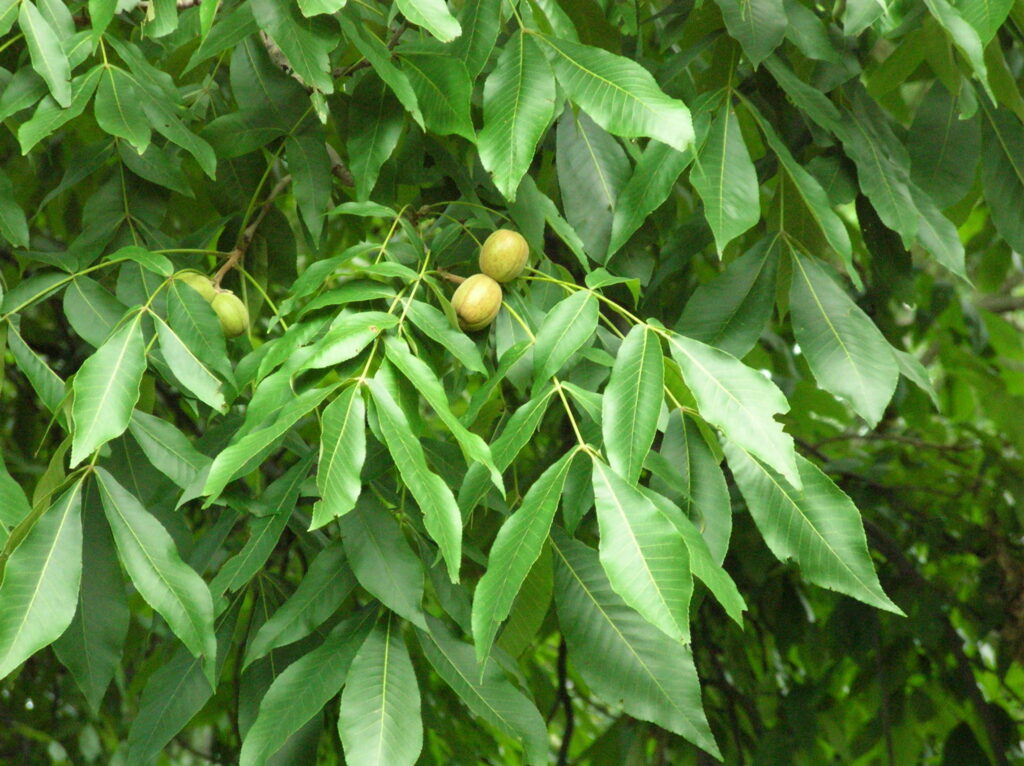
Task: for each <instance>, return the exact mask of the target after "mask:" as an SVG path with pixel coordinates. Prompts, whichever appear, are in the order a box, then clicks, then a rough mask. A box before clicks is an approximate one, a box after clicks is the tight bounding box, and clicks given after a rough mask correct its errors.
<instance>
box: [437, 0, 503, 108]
mask: <svg viewBox="0 0 1024 766" xmlns="http://www.w3.org/2000/svg"><path fill="white" fill-rule="evenodd" d="M459 24H460V25H461V26H462V34H461V35H459V36H458V37H457V38H456V39H455V40H454V41H452V42H451V43H450V44H449V48H450V50H451V52H452V53H453V54H454V55H456V56H458V57H459V58H460V59H462V60H463V62H465V64H466V69H467V70H468V71H469V76H470V77H471V78H473V79H476V77H477V75H479V74H480V71H481V70H482V69H483V68H484V66H485V65H486V64H487V61H488V59H489V58H490V57H491V52H492V51H493V50H494V43H495V41H496V40H497V39H498V32H499V30H500V29H501V0H479V2H475V3H465V4H464V5H463V6H462V13H460V14H459ZM485 121H486V118H485Z"/></svg>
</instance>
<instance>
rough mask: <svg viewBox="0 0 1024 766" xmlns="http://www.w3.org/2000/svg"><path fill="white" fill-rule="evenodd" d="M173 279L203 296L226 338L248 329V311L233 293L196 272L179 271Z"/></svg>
mask: <svg viewBox="0 0 1024 766" xmlns="http://www.w3.org/2000/svg"><path fill="white" fill-rule="evenodd" d="M174 278H175V279H177V280H180V281H182V282H184V283H185V284H186V285H188V286H189V287H191V288H192V289H193V290H195V291H196V292H197V293H199V294H200V295H201V296H203V298H204V299H205V300H206V302H207V303H209V304H210V308H212V309H213V313H215V314H216V315H217V319H219V320H220V329H221V331H223V333H224V335H226V336H227V337H228V338H234V337H235V336H238V335H241V334H242V333H244V332H245V331H246V330H248V329H249V310H248V309H246V307H245V304H244V303H242V301H241V300H240V299H239V298H238V296H237V295H235V294H234V293H233V292H231V291H230V290H221V289H220V288H219V287H217V286H216V285H214V284H213V282H212V281H211V280H210V278H209V277H208V276H206V275H205V274H200V273H199V272H198V271H179V272H178V273H177V274H175V275H174Z"/></svg>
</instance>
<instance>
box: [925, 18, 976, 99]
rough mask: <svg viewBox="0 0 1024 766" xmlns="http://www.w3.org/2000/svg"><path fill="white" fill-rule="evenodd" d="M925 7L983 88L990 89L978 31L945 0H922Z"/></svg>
mask: <svg viewBox="0 0 1024 766" xmlns="http://www.w3.org/2000/svg"><path fill="white" fill-rule="evenodd" d="M924 4H925V7H927V8H928V10H929V11H930V12H931V14H932V16H934V17H935V19H936V21H938V22H939V24H940V25H941V26H942V28H943V29H945V30H946V33H947V34H948V35H949V38H950V40H951V41H952V42H953V45H954V46H955V47H956V48H957V50H958V51H960V54H961V55H962V56H963V57H964V59H966V60H967V63H968V64H970V67H971V69H972V70H974V76H975V77H977V78H978V80H979V81H980V82H981V84H982V86H983V87H984V88H985V90H987V91H990V95H991V89H990V87H989V84H988V67H987V66H986V65H985V46H984V45H982V43H981V38H980V37H979V36H978V31H977V30H976V29H975V28H974V27H972V26H971V25H970V24H968V23H967V22H966V21H965V20H964V17H963V16H961V15H960V11H958V10H957V9H956V7H955V6H954V5H952V4H950V3H949V2H947V0H924Z"/></svg>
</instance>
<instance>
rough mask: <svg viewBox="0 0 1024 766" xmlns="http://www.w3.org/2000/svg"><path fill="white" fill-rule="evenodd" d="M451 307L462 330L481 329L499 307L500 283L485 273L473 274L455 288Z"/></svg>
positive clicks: (492, 319)
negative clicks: (457, 316)
mask: <svg viewBox="0 0 1024 766" xmlns="http://www.w3.org/2000/svg"><path fill="white" fill-rule="evenodd" d="M452 308H454V309H455V313H456V314H458V315H459V327H461V328H462V329H463V330H468V331H471V332H472V331H473V330H482V329H484V328H485V327H487V325H489V324H490V323H491V322H493V321H494V317H496V316H497V315H498V310H499V309H500V308H501V285H499V284H498V283H497V282H495V281H494V280H493V279H491V278H490V277H489V276H487V275H486V274H474V275H473V276H471V277H470V278H469V279H467V280H466V281H465V282H463V283H462V284H461V285H459V286H458V288H456V290H455V294H454V295H452Z"/></svg>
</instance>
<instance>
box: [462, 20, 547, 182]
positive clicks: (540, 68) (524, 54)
mask: <svg viewBox="0 0 1024 766" xmlns="http://www.w3.org/2000/svg"><path fill="white" fill-rule="evenodd" d="M554 114H555V78H554V75H553V74H552V72H551V67H550V66H549V65H548V62H547V59H545V58H544V55H543V54H542V53H541V51H540V49H539V48H537V44H536V43H535V42H534V41H533V39H532V38H530V37H528V36H527V35H525V34H524V33H523V32H522V31H520V32H517V33H516V34H515V35H514V36H513V37H512V38H511V39H510V40H509V41H508V43H506V44H505V48H504V50H502V53H501V55H500V56H499V57H498V62H497V64H496V65H495V67H494V69H493V70H492V71H491V73H490V74H489V75H488V76H487V80H486V82H485V83H484V127H483V130H481V131H480V135H479V137H478V140H477V146H478V147H479V151H480V162H482V163H483V166H484V167H485V168H486V169H487V170H488V171H489V172H490V174H491V177H492V178H493V179H494V185H495V186H497V187H498V191H500V192H501V193H502V195H503V196H504V197H505V199H508V200H515V198H516V191H517V190H518V189H519V182H520V181H521V180H522V178H523V175H525V173H526V171H527V170H529V169H530V164H531V163H532V162H533V155H534V152H535V151H536V150H537V144H538V143H539V142H540V140H541V139H542V138H543V137H544V133H545V132H546V131H547V129H548V125H550V124H551V120H552V118H553V117H554Z"/></svg>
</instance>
